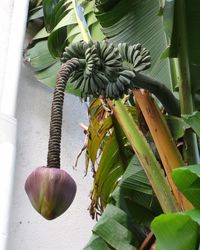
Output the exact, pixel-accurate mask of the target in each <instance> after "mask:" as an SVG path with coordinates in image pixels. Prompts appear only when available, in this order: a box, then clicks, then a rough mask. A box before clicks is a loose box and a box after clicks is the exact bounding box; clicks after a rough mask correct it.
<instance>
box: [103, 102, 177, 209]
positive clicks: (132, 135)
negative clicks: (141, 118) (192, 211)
mask: <svg viewBox="0 0 200 250" xmlns="http://www.w3.org/2000/svg"><path fill="white" fill-rule="evenodd" d="M108 104H109V106H110V107H111V109H112V110H113V112H114V115H115V117H116V119H117V120H118V122H119V124H120V125H121V127H122V129H123V131H124V133H125V134H126V136H127V138H128V140H129V142H130V144H131V146H132V147H133V149H134V151H135V154H136V155H137V157H138V160H139V161H140V163H141V165H142V166H143V168H144V171H145V172H146V175H147V177H148V179H149V181H150V183H151V185H152V188H153V190H154V192H155V194H156V196H157V199H158V200H159V202H160V205H161V207H162V209H163V211H164V212H165V213H171V212H177V211H179V208H178V206H177V203H176V201H175V199H174V196H173V195H172V193H171V190H170V187H169V185H168V183H167V181H166V178H165V176H164V174H163V171H162V169H161V167H160V165H159V163H158V161H157V160H156V158H155V156H154V154H153V152H152V151H151V149H150V147H149V145H148V143H147V141H146V139H145V137H144V135H143V134H142V132H141V131H140V130H139V128H138V126H137V125H136V123H135V121H134V120H133V118H132V117H131V116H130V115H129V114H128V112H127V110H126V108H125V107H124V105H123V104H122V103H121V101H109V100H108Z"/></svg>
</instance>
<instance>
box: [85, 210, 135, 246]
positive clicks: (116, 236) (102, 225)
mask: <svg viewBox="0 0 200 250" xmlns="http://www.w3.org/2000/svg"><path fill="white" fill-rule="evenodd" d="M93 232H94V235H95V237H94V236H93V237H92V239H91V240H90V242H89V243H88V244H87V246H86V247H85V248H84V250H89V249H93V250H96V249H101V250H104V249H116V250H124V249H127V250H136V248H135V247H134V246H133V245H131V241H132V237H133V236H132V234H131V231H129V229H128V216H127V214H126V213H125V212H124V211H122V210H121V209H119V208H117V207H115V206H113V205H108V206H107V208H106V210H105V212H104V213H103V215H102V217H101V219H100V221H99V222H98V223H97V224H96V225H95V227H94V228H93ZM97 236H98V238H97ZM97 239H98V242H97ZM99 239H101V240H99ZM102 240H103V241H104V242H105V243H106V244H103V242H102ZM94 244H95V245H94ZM94 246H95V247H96V248H94ZM100 247H102V248H100ZM111 247H112V248H111Z"/></svg>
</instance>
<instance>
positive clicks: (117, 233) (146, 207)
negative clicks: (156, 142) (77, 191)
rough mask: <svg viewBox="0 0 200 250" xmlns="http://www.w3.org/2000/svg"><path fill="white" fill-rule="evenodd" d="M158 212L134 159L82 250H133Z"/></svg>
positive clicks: (145, 180) (142, 172) (146, 180)
mask: <svg viewBox="0 0 200 250" xmlns="http://www.w3.org/2000/svg"><path fill="white" fill-rule="evenodd" d="M160 213H161V209H160V207H159V205H158V202H157V200H156V198H155V196H154V194H153V192H152V188H151V185H150V184H149V181H148V179H147V177H146V175H145V173H144V171H143V169H142V168H141V166H140V165H139V163H138V160H137V159H136V157H135V156H134V157H133V158H132V160H131V161H130V163H129V166H128V168H127V169H126V171H125V173H124V175H123V177H122V179H121V180H120V181H119V182H118V184H117V187H116V188H115V190H114V192H113V193H112V194H111V196H110V201H109V204H108V205H107V206H106V208H105V211H104V213H103V215H102V216H101V218H100V219H99V221H98V222H97V224H96V225H95V227H94V228H93V235H92V237H91V240H90V241H89V243H88V244H87V246H86V247H85V248H84V250H89V249H95V250H96V249H102V250H103V249H112V248H110V247H114V249H119V250H121V249H136V248H135V247H138V246H139V245H140V244H141V242H142V241H143V240H144V238H145V235H146V230H147V228H148V227H149V224H150V223H151V221H152V220H153V218H154V217H155V216H156V215H158V214H160ZM113 229H114V230H113ZM100 247H101V248H100Z"/></svg>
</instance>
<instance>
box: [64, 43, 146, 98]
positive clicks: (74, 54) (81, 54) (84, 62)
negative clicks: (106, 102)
mask: <svg viewBox="0 0 200 250" xmlns="http://www.w3.org/2000/svg"><path fill="white" fill-rule="evenodd" d="M72 58H78V59H79V62H80V67H79V68H78V69H77V70H76V71H75V72H74V73H73V74H72V75H71V78H70V82H72V83H73V84H74V87H75V88H76V89H77V88H79V89H80V91H81V93H82V96H83V97H87V96H90V95H92V96H94V97H99V96H101V97H102V98H110V99H111V100H112V99H115V100H116V99H119V98H122V97H123V96H124V94H128V91H129V90H130V89H132V88H133V87H134V86H133V79H134V77H135V75H136V73H137V72H140V71H142V70H145V69H147V68H149V67H150V56H149V51H148V50H146V49H145V48H143V47H142V46H141V45H140V44H136V45H132V46H129V45H127V44H126V43H121V44H119V45H118V47H115V46H114V45H113V44H111V43H108V42H106V41H102V42H95V43H93V42H90V43H86V42H77V43H73V44H71V45H69V46H68V47H66V48H65V52H64V53H63V56H62V58H61V61H62V62H63V63H64V62H66V61H67V60H69V59H72Z"/></svg>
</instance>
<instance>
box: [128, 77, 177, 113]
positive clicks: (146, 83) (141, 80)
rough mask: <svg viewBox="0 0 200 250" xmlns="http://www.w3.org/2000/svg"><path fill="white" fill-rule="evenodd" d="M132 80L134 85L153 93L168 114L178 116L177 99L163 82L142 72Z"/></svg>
mask: <svg viewBox="0 0 200 250" xmlns="http://www.w3.org/2000/svg"><path fill="white" fill-rule="evenodd" d="M132 82H133V86H134V87H138V88H141V89H146V90H148V91H149V92H151V93H152V94H154V95H155V96H156V97H157V98H158V100H159V101H160V102H161V103H162V105H163V106H164V108H165V109H166V111H167V113H168V114H170V115H175V116H180V107H179V102H178V100H177V99H176V98H175V97H174V95H173V94H172V92H171V91H170V90H169V89H168V88H167V87H166V86H165V85H164V84H163V83H161V82H159V81H157V80H155V79H153V78H151V77H149V76H145V75H143V74H137V75H136V76H135V77H134V78H133V80H132Z"/></svg>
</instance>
